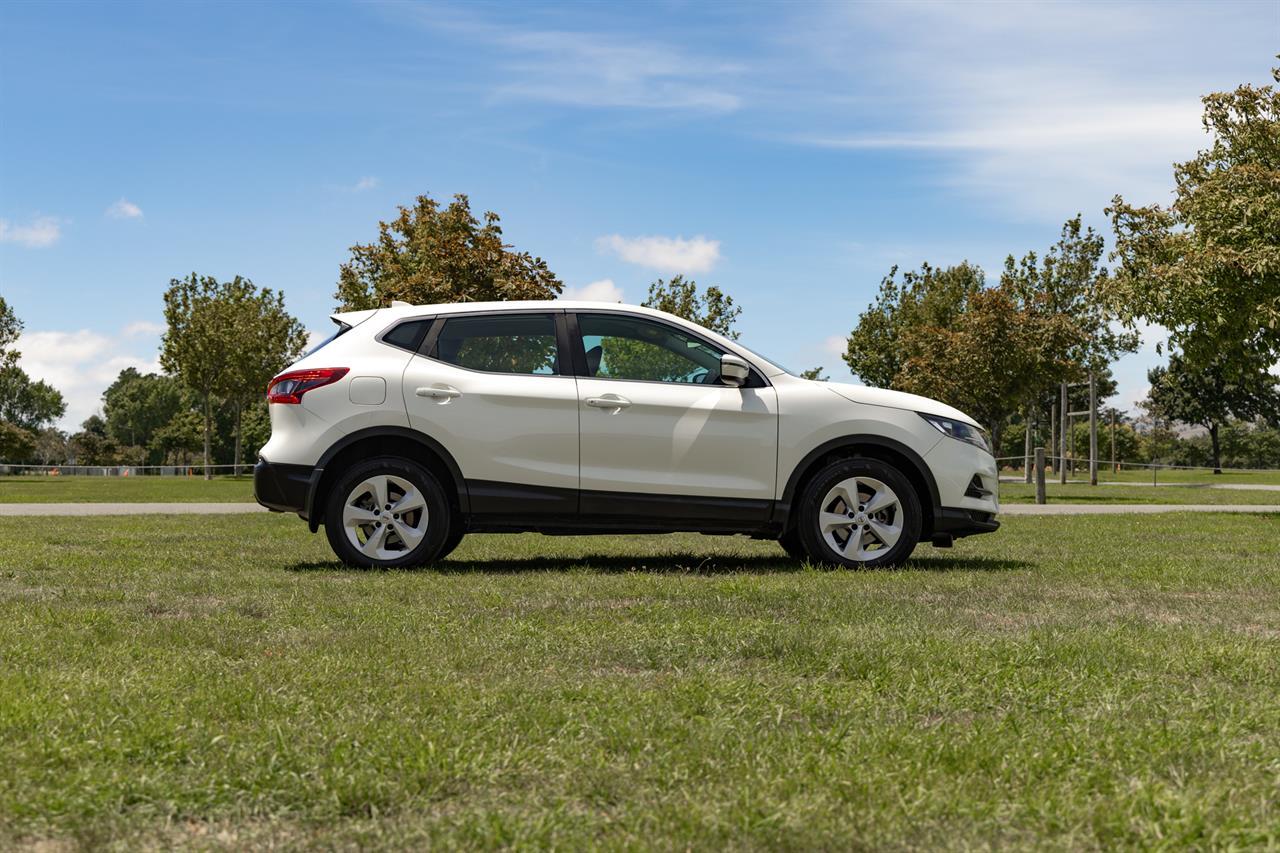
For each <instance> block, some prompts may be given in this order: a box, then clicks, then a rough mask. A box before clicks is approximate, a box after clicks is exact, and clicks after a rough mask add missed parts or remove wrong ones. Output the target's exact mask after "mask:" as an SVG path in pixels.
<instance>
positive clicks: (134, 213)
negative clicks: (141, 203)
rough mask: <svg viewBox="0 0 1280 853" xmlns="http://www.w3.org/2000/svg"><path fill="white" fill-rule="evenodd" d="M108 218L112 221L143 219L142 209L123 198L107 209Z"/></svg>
mask: <svg viewBox="0 0 1280 853" xmlns="http://www.w3.org/2000/svg"><path fill="white" fill-rule="evenodd" d="M107 216H109V217H111V218H112V219H141V218H142V208H140V207H138V206H137V205H136V204H134V203H133V202H131V201H129V200H128V199H125V198H122V199H120V200H119V201H117V202H116V203H115V204H113V205H111V206H110V207H108V208H107Z"/></svg>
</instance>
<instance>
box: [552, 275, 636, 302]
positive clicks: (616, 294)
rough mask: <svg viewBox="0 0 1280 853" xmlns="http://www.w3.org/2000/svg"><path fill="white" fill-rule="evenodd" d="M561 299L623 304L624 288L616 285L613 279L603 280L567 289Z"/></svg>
mask: <svg viewBox="0 0 1280 853" xmlns="http://www.w3.org/2000/svg"><path fill="white" fill-rule="evenodd" d="M560 298H561V299H577V300H581V301H583V302H621V301H622V288H621V287H618V285H616V284H614V283H613V279H611V278H602V279H600V280H599V281H593V282H590V283H588V284H584V285H582V286H581V287H566V288H565V289H564V290H563V291H562V292H561V294H560Z"/></svg>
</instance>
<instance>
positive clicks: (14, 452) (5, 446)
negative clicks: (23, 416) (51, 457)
mask: <svg viewBox="0 0 1280 853" xmlns="http://www.w3.org/2000/svg"><path fill="white" fill-rule="evenodd" d="M35 452H36V436H35V433H33V432H32V431H31V430H29V429H23V428H22V427H20V426H18V425H17V424H12V423H8V422H6V421H0V462H10V463H13V464H20V463H23V462H27V461H28V460H30V459H33V458H34V457H35Z"/></svg>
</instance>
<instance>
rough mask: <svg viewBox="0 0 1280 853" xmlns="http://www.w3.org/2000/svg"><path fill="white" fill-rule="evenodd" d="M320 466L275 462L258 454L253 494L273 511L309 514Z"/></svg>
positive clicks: (303, 516)
mask: <svg viewBox="0 0 1280 853" xmlns="http://www.w3.org/2000/svg"><path fill="white" fill-rule="evenodd" d="M320 470H321V469H319V468H313V467H312V466H310V465H273V464H272V463H270V462H268V461H267V460H265V459H262V458H259V459H258V464H257V465H254V466H253V496H254V497H255V498H256V499H257V501H258V503H260V504H262V505H263V506H265V507H266V508H267V509H269V510H271V511H272V512H296V513H297V514H298V515H299V516H301V517H302V518H306V517H307V509H308V507H309V505H310V501H311V494H312V487H313V485H314V484H315V481H316V480H317V479H318V478H319V475H320Z"/></svg>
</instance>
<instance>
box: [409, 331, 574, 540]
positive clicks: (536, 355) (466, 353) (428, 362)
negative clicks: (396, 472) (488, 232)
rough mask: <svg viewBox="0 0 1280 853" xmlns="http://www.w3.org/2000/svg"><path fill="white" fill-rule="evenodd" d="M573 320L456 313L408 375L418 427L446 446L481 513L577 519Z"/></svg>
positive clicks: (474, 507)
mask: <svg viewBox="0 0 1280 853" xmlns="http://www.w3.org/2000/svg"><path fill="white" fill-rule="evenodd" d="M563 325H564V314H563V313H562V312H555V311H534V312H489V313H481V314H473V315H458V314H449V315H445V316H444V317H441V318H438V319H437V320H436V323H435V325H433V326H432V329H431V331H430V332H429V333H428V335H427V340H426V341H424V343H423V353H422V354H419V355H415V356H414V357H413V359H412V360H411V361H410V363H409V365H408V367H407V368H406V369H405V372H404V399H405V406H406V408H407V409H408V412H409V424H410V426H411V427H412V428H414V429H417V430H420V431H422V432H424V433H426V434H427V435H429V436H431V437H432V438H434V439H436V440H437V441H439V442H440V443H441V444H442V445H444V447H445V449H447V450H448V451H449V452H450V453H451V454H452V455H453V457H454V459H455V461H456V462H457V463H458V467H459V468H460V469H461V471H462V476H463V477H464V478H465V480H466V481H467V490H468V492H469V495H470V498H471V508H472V511H473V512H475V513H482V514H490V515H509V516H512V517H513V518H527V517H531V516H544V517H545V516H548V515H560V514H568V515H572V514H573V513H576V512H577V492H578V395H577V388H576V380H575V379H574V377H573V376H572V375H570V374H571V371H570V370H569V369H567V367H565V366H566V365H568V364H569V359H568V358H566V357H565V353H562V352H561V349H562V348H563V347H564V342H565V340H566V338H565V336H564V328H563Z"/></svg>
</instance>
